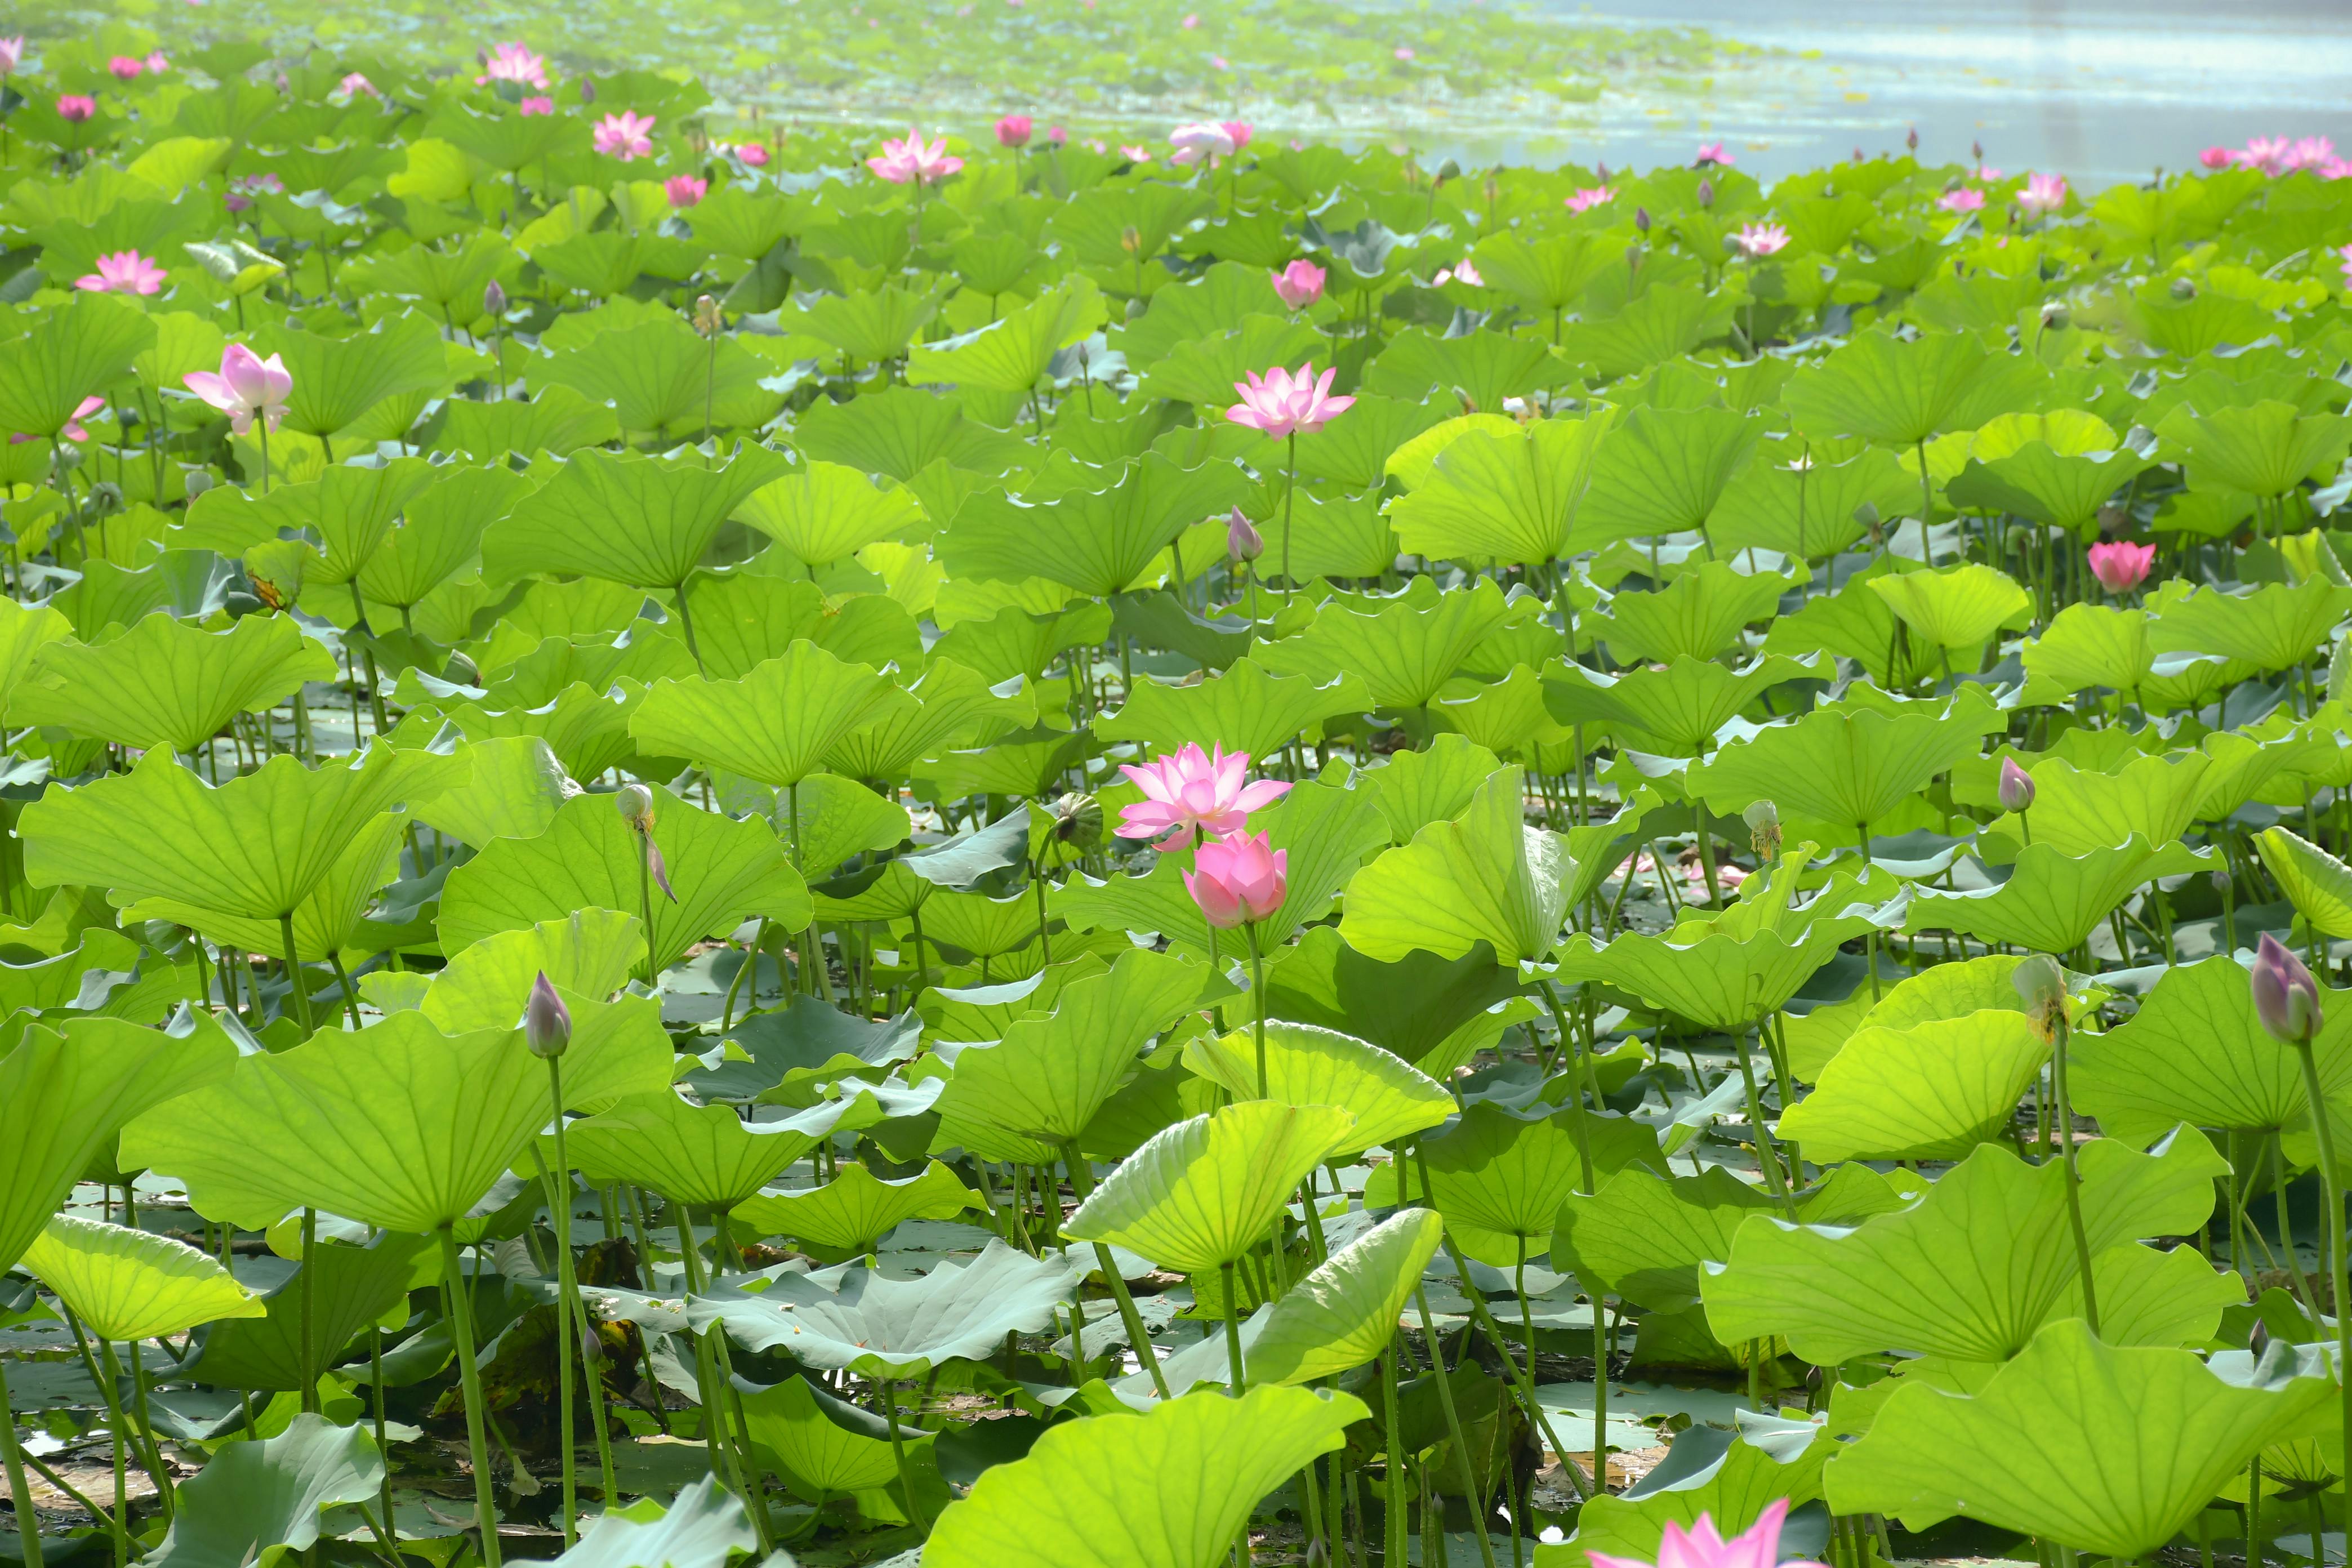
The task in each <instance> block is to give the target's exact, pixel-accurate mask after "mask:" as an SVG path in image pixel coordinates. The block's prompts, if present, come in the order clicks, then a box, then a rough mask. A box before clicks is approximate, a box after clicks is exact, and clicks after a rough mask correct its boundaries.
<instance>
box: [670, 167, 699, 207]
mask: <svg viewBox="0 0 2352 1568" xmlns="http://www.w3.org/2000/svg"><path fill="white" fill-rule="evenodd" d="M709 192H710V182H709V180H703V179H697V178H696V177H695V176H694V175H692V174H672V175H671V176H670V177H669V178H668V179H667V180H664V181H663V182H662V195H666V196H667V197H668V198H669V205H672V206H674V207H690V206H692V205H694V204H695V203H697V202H698V201H700V200H701V199H702V198H703V197H704V196H706V195H709Z"/></svg>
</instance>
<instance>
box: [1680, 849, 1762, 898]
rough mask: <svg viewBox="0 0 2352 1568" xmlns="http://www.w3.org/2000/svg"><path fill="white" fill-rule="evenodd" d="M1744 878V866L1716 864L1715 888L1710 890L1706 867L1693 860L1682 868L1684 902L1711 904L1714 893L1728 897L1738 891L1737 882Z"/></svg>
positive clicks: (1746, 871) (1746, 878)
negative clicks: (1707, 882) (1707, 883)
mask: <svg viewBox="0 0 2352 1568" xmlns="http://www.w3.org/2000/svg"><path fill="white" fill-rule="evenodd" d="M1746 880H1748V870H1747V868H1745V867H1741V866H1730V865H1724V866H1717V868H1715V889H1714V890H1713V891H1710V890H1709V889H1708V888H1707V885H1706V867H1705V866H1703V865H1701V864H1700V863H1699V862H1698V861H1696V860H1694V861H1692V862H1691V863H1690V864H1689V865H1687V866H1685V867H1684V868H1683V887H1684V889H1685V899H1684V902H1685V903H1693V904H1711V903H1713V902H1715V895H1716V893H1717V892H1720V893H1722V894H1724V895H1725V896H1727V897H1728V896H1729V895H1731V894H1733V893H1736V892H1738V891H1739V884H1740V883H1742V882H1744V881H1746Z"/></svg>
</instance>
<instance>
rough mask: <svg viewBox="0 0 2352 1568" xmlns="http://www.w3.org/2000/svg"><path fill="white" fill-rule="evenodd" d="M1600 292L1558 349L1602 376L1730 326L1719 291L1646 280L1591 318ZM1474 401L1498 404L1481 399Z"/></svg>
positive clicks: (1665, 355)
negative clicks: (1631, 293)
mask: <svg viewBox="0 0 2352 1568" xmlns="http://www.w3.org/2000/svg"><path fill="white" fill-rule="evenodd" d="M1603 277H1604V279H1606V277H1607V274H1604V275H1603ZM1593 294H1594V296H1595V298H1593V299H1590V300H1588V301H1587V303H1586V307H1585V309H1586V312H1587V313H1586V316H1585V319H1584V320H1583V321H1580V322H1578V323H1577V324H1576V325H1574V326H1572V327H1570V329H1569V331H1568V342H1566V344H1564V345H1563V346H1562V348H1561V351H1560V352H1561V353H1562V354H1563V355H1565V356H1566V357H1567V358H1569V359H1571V360H1575V361H1579V362H1582V363H1590V364H1591V366H1592V367H1593V369H1594V370H1596V371H1598V372H1599V373H1600V374H1601V376H1603V377H1604V378H1611V379H1613V378H1615V377H1618V376H1626V375H1632V374H1635V373H1636V372H1639V371H1644V370H1648V369H1649V368H1650V367H1651V366H1652V365H1656V364H1663V363H1666V362H1667V361H1669V360H1672V359H1675V358H1677V357H1678V356H1680V355H1683V354H1686V353H1690V352H1691V351H1692V350H1694V349H1696V348H1697V347H1698V346H1699V345H1700V344H1702V343H1705V342H1707V341H1709V340H1710V339H1714V338H1719V337H1721V336H1723V334H1724V333H1725V332H1726V331H1728V330H1729V329H1730V327H1731V318H1732V306H1731V301H1730V300H1729V299H1728V298H1727V296H1724V295H1721V294H1713V295H1710V294H1706V293H1702V292H1701V291H1700V290H1698V289H1685V288H1683V287H1681V286H1679V285H1677V284H1674V283H1665V282H1661V283H1656V284H1651V285H1647V286H1645V287H1643V289H1642V290H1641V292H1639V293H1637V294H1635V295H1634V296H1633V298H1632V299H1631V300H1626V301H1625V303H1624V304H1623V306H1622V308H1620V309H1618V310H1615V311H1614V312H1612V313H1611V314H1608V315H1605V316H1601V317H1600V318H1599V319H1597V320H1596V319H1595V318H1594V315H1593V314H1592V311H1593V307H1594V305H1596V304H1598V303H1600V302H1601V300H1599V298H1598V296H1599V295H1600V294H1601V289H1595V290H1593ZM1620 297H1622V296H1612V298H1620ZM1479 335H1482V336H1483V335H1484V334H1479ZM1478 406H1479V407H1481V408H1496V407H1500V406H1501V405H1500V404H1499V403H1492V402H1481V403H1480V404H1479V405H1478Z"/></svg>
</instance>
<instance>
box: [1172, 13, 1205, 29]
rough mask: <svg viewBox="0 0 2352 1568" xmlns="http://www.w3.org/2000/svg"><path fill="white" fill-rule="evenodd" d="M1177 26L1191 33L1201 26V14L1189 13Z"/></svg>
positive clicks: (1185, 14)
mask: <svg viewBox="0 0 2352 1568" xmlns="http://www.w3.org/2000/svg"><path fill="white" fill-rule="evenodd" d="M1176 25H1177V26H1180V27H1181V28H1183V29H1184V30H1185V31H1186V32H1188V33H1189V32H1191V31H1192V29H1193V28H1195V27H1197V26H1200V25H1201V13H1199V12H1198V11H1187V12H1186V13H1184V19H1183V20H1182V21H1181V22H1179V23H1177V24H1176Z"/></svg>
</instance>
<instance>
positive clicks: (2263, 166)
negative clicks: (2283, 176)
mask: <svg viewBox="0 0 2352 1568" xmlns="http://www.w3.org/2000/svg"><path fill="white" fill-rule="evenodd" d="M2293 150H2294V144H2293V143H2292V142H2288V141H2287V139H2286V138H2285V137H2284V136H2255V137H2252V138H2249V139H2248V141H2247V142H2246V147H2245V151H2244V152H2242V153H2238V154H2237V155H2236V157H2237V161H2238V162H2239V163H2243V164H2245V165H2247V166H2248V167H2249V168H2254V169H2260V170H2261V171H2262V172H2263V174H2279V173H2281V172H2283V171H2284V169H2285V167H2286V159H2287V154H2288V153H2290V152H2292V151H2293Z"/></svg>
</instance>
